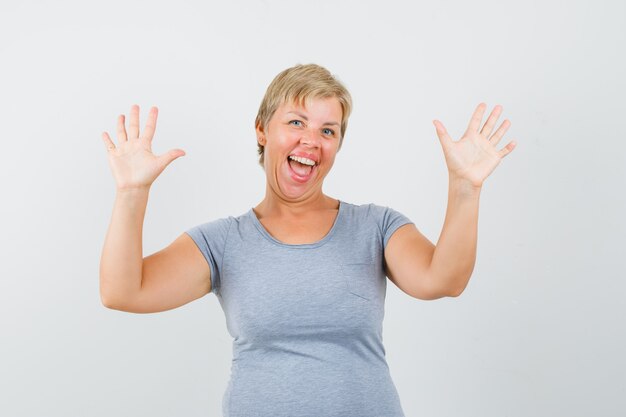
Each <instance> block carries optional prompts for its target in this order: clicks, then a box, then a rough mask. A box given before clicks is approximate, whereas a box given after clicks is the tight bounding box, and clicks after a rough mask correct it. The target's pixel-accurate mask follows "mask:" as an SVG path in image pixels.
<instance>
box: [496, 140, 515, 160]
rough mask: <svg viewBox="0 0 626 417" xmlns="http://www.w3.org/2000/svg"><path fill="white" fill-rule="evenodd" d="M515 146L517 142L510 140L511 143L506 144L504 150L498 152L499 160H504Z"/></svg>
mask: <svg viewBox="0 0 626 417" xmlns="http://www.w3.org/2000/svg"><path fill="white" fill-rule="evenodd" d="M516 146H517V142H515V141H514V140H512V141H511V142H509V143H508V145H506V146H505V147H504V148H502V149H501V150H500V151H499V152H498V154H499V155H500V157H501V158H504V157H505V156H507V155H508V154H510V153H511V152H512V151H513V149H515V147H516Z"/></svg>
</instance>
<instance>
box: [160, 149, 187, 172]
mask: <svg viewBox="0 0 626 417" xmlns="http://www.w3.org/2000/svg"><path fill="white" fill-rule="evenodd" d="M185 155H186V153H185V151H183V150H182V149H171V150H169V151H168V152H166V153H164V154H163V155H161V156H159V162H160V163H161V166H163V168H164V169H165V167H167V166H168V165H169V164H170V163H171V162H172V161H173V160H174V159H176V158H178V157H180V156H185Z"/></svg>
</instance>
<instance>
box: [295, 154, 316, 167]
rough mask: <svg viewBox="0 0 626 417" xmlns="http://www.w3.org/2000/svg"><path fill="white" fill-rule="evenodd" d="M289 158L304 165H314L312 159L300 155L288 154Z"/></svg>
mask: <svg viewBox="0 0 626 417" xmlns="http://www.w3.org/2000/svg"><path fill="white" fill-rule="evenodd" d="M289 159H293V160H294V161H298V162H300V163H301V164H305V165H310V166H313V165H315V161H313V160H311V159H309V158H304V157H301V156H294V155H289Z"/></svg>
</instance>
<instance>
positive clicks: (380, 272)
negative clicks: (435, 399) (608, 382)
mask: <svg viewBox="0 0 626 417" xmlns="http://www.w3.org/2000/svg"><path fill="white" fill-rule="evenodd" d="M485 107H486V106H485V105H484V104H483V103H481V104H480V105H479V106H478V108H477V109H476V110H475V112H474V114H473V116H472V119H471V121H470V124H469V127H468V129H467V131H466V132H465V134H464V136H463V137H462V138H461V139H460V140H459V141H456V142H454V141H452V139H451V138H450V137H449V136H448V134H447V132H446V130H445V128H444V126H443V125H442V124H441V122H439V121H434V124H435V127H436V132H437V135H438V137H439V140H440V142H441V145H442V148H443V151H444V154H445V160H446V163H447V166H448V171H449V179H450V188H449V201H448V211H447V215H446V219H445V224H444V226H443V231H442V233H441V237H440V238H439V241H438V243H437V245H436V246H435V245H433V244H432V243H431V242H430V241H429V240H428V239H427V238H425V237H424V236H423V235H422V234H421V233H420V232H419V231H418V230H417V228H416V227H415V225H414V224H413V222H411V220H409V219H408V218H407V217H406V216H404V215H403V214H401V213H399V212H397V211H395V210H393V209H391V208H389V207H385V206H379V205H375V204H364V205H354V204H351V203H349V202H345V201H342V200H340V199H338V198H334V197H331V196H328V195H326V194H324V192H323V191H322V187H323V183H324V179H325V178H326V176H327V175H328V174H329V173H330V171H331V169H332V167H333V164H334V161H335V156H336V154H337V152H338V151H339V150H340V149H341V145H342V142H343V139H344V136H345V133H346V128H347V124H348V117H349V116H350V112H351V109H352V100H351V97H350V94H349V93H348V91H347V89H346V88H345V87H344V85H343V84H342V83H341V82H339V81H338V80H337V79H336V78H335V77H334V76H332V75H331V73H330V72H329V71H328V70H326V69H325V68H323V67H321V66H318V65H315V64H309V65H296V66H294V67H292V68H288V69H286V70H284V71H282V72H281V73H280V74H278V75H277V76H276V78H275V79H274V80H273V81H272V83H271V84H270V85H269V87H268V89H267V92H266V94H265V97H264V98H263V101H262V103H261V106H260V108H259V113H258V115H257V118H256V121H255V131H256V138H257V144H258V153H259V163H260V164H261V166H262V167H263V169H264V171H265V175H266V179H267V182H266V191H265V197H264V199H263V201H261V202H260V203H258V204H257V205H256V206H255V207H254V208H250V209H249V210H247V211H246V212H245V213H243V214H240V215H238V216H229V217H227V218H221V219H216V220H211V221H208V222H206V223H203V224H200V225H197V226H195V227H193V228H191V229H189V230H187V231H186V232H185V233H182V234H181V235H180V236H179V237H178V238H177V239H176V240H175V241H174V242H172V244H170V245H169V246H168V247H166V248H165V249H163V250H161V251H159V252H156V253H154V254H152V255H150V256H147V257H145V258H144V257H143V254H142V240H141V236H142V224H143V219H144V213H145V210H146V205H147V201H148V193H149V190H150V186H151V184H152V183H153V182H154V180H155V179H156V178H157V176H158V175H159V174H160V173H161V172H162V171H163V170H164V169H165V167H166V166H167V165H168V164H169V163H171V162H172V161H173V160H174V159H176V158H178V157H180V156H182V155H184V151H182V150H179V149H175V150H171V151H170V152H168V153H166V154H164V155H161V156H156V155H154V154H153V153H152V151H151V143H152V138H153V136H154V132H155V129H156V121H157V108H156V107H153V108H152V109H151V110H150V113H149V116H148V121H147V123H146V126H145V129H144V131H143V133H141V132H140V131H139V108H138V107H137V106H133V107H132V108H131V112H130V123H129V125H128V132H127V131H126V128H125V118H124V116H123V115H121V116H120V117H119V119H118V126H117V139H118V141H117V145H116V144H114V143H113V141H112V140H111V138H110V137H109V135H108V134H107V133H106V132H105V133H103V140H104V142H105V145H106V146H107V150H108V158H109V163H110V166H111V170H112V172H113V176H114V178H115V181H116V186H117V194H116V199H115V205H114V209H113V216H112V219H111V224H110V226H109V230H108V233H107V236H106V240H105V244H104V248H103V251H102V258H101V264H100V291H101V297H102V302H103V304H104V305H105V306H106V307H108V308H111V309H116V310H122V311H128V312H136V313H150V312H159V311H164V310H169V309H173V308H176V307H179V306H181V305H184V304H186V303H189V302H190V301H192V300H195V299H198V298H200V297H203V296H204V295H206V294H207V293H211V292H212V293H214V294H215V296H216V297H217V298H218V300H219V302H220V304H221V306H222V309H223V311H224V314H225V317H226V322H227V326H228V331H229V333H230V335H231V336H232V337H233V359H232V366H231V378H230V381H229V384H228V387H227V389H226V392H225V393H224V396H223V401H222V411H223V415H224V416H225V417H234V416H255V417H278V416H289V417H299V416H319V417H322V416H341V417H351V416H353V417H369V416H371V417H374V416H377V417H380V416H385V417H399V416H403V415H404V413H403V410H402V407H401V404H400V399H399V398H398V394H397V391H396V388H395V386H394V383H393V381H392V380H391V377H390V374H389V368H388V365H387V362H386V359H385V349H384V346H383V343H382V320H383V315H384V301H385V291H386V285H387V282H386V277H388V278H389V279H390V280H391V281H392V282H393V283H394V284H395V285H396V286H398V287H399V288H400V289H401V290H402V291H404V292H405V293H406V294H408V295H410V296H411V297H415V298H419V299H423V300H432V299H437V298H441V297H446V296H448V297H456V296H458V295H459V294H461V292H462V291H463V290H464V288H465V287H466V285H467V283H468V280H469V278H470V275H471V273H472V270H473V267H474V262H475V253H476V236H477V230H476V229H477V222H478V201H479V194H480V190H481V187H482V184H483V181H484V180H485V179H486V177H487V176H488V175H489V174H490V173H491V172H492V171H493V170H494V169H495V167H496V166H497V165H498V163H499V162H500V160H501V159H502V158H503V157H504V156H506V155H507V154H508V153H509V152H511V151H512V150H513V148H514V145H515V144H514V142H511V143H509V144H508V145H507V146H506V147H504V148H503V149H502V150H500V151H498V150H496V149H495V148H496V145H497V144H498V142H499V141H500V139H501V138H502V136H503V135H504V133H505V132H506V130H507V129H508V127H509V123H508V121H506V120H505V121H504V123H502V124H501V125H500V127H499V128H498V129H497V130H496V131H495V132H494V133H492V132H493V128H494V126H495V124H496V121H497V119H498V117H499V115H500V113H501V111H502V107H501V106H496V108H495V109H494V110H493V111H492V113H491V115H490V116H489V118H488V119H487V122H486V124H485V125H484V126H483V127H482V128H481V126H480V125H481V123H482V118H483V114H484V111H485Z"/></svg>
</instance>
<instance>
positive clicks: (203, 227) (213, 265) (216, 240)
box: [185, 217, 234, 294]
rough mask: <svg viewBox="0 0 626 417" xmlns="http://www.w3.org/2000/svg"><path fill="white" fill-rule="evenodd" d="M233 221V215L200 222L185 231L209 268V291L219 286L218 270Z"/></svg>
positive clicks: (215, 289) (214, 291)
mask: <svg viewBox="0 0 626 417" xmlns="http://www.w3.org/2000/svg"><path fill="white" fill-rule="evenodd" d="M233 221H234V218H233V217H228V218H223V219H217V220H213V221H210V222H206V223H202V224H200V225H197V226H194V227H192V228H190V229H188V230H186V231H185V233H187V234H188V235H189V236H190V237H191V238H192V239H193V241H194V242H196V245H197V246H198V248H199V249H200V251H201V252H202V255H204V259H206V261H207V263H208V264H209V268H210V269H211V292H212V293H216V294H217V292H218V291H219V287H220V279H221V277H220V270H221V267H222V259H223V258H224V251H225V248H226V241H227V238H228V231H229V229H230V227H231V225H232V223H233Z"/></svg>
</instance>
